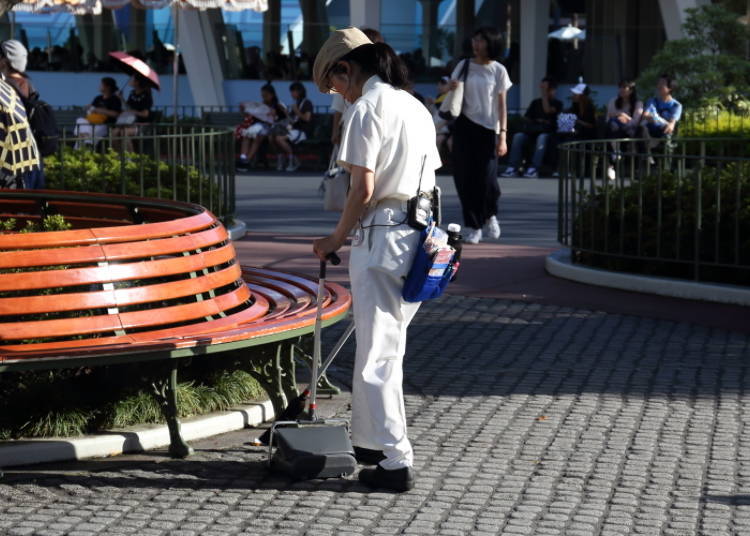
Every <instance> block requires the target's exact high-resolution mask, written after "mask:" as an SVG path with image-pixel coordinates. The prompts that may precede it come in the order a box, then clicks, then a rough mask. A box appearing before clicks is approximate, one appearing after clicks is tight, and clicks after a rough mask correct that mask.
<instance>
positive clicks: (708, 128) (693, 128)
mask: <svg viewBox="0 0 750 536" xmlns="http://www.w3.org/2000/svg"><path fill="white" fill-rule="evenodd" d="M749 133H750V114H748V113H736V112H730V111H728V110H721V109H718V108H708V109H703V110H697V111H694V112H688V113H686V114H685V117H684V118H683V119H682V120H681V121H680V130H679V134H680V137H681V138H745V137H747V135H748V134H749Z"/></svg>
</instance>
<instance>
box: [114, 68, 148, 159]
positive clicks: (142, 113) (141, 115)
mask: <svg viewBox="0 0 750 536" xmlns="http://www.w3.org/2000/svg"><path fill="white" fill-rule="evenodd" d="M130 86H131V87H132V88H133V90H132V91H131V92H130V95H128V100H127V101H125V105H126V106H127V110H125V111H124V112H123V113H121V114H120V117H118V119H117V123H118V125H120V126H118V127H116V128H115V129H114V131H113V134H114V135H115V136H117V137H123V138H126V139H125V140H124V144H123V145H124V148H125V150H126V151H132V150H133V142H132V141H131V140H129V139H127V138H129V137H130V136H135V135H136V134H138V132H139V130H140V126H141V125H143V124H145V123H149V122H151V120H152V114H151V108H152V107H153V106H154V98H153V96H152V95H151V86H150V85H149V82H148V80H147V79H146V78H144V77H143V76H141V75H135V76H133V78H131V79H130Z"/></svg>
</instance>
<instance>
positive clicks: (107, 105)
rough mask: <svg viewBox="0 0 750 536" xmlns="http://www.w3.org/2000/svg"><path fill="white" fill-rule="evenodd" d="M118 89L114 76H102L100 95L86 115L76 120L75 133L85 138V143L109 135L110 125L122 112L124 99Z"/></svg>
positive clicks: (95, 98) (83, 140) (92, 102)
mask: <svg viewBox="0 0 750 536" xmlns="http://www.w3.org/2000/svg"><path fill="white" fill-rule="evenodd" d="M118 91H119V90H118V88H117V82H115V79H114V78H111V77H109V76H105V77H104V78H102V80H101V84H100V85H99V95H97V96H96V97H94V100H93V101H91V106H89V109H88V113H87V114H86V117H79V118H78V119H77V120H76V128H75V135H76V137H78V138H83V139H82V140H81V141H82V142H83V143H94V142H95V141H96V138H104V137H106V136H107V134H108V133H109V127H110V125H113V124H114V123H115V121H117V116H119V115H120V112H122V99H121V98H120V96H119V95H118V94H117V92H118ZM76 145H77V144H76Z"/></svg>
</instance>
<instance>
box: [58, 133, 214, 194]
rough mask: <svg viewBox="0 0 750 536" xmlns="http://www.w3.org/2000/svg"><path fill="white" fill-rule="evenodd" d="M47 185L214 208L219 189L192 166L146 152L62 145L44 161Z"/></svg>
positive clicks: (62, 188)
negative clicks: (62, 146) (175, 201)
mask: <svg viewBox="0 0 750 536" xmlns="http://www.w3.org/2000/svg"><path fill="white" fill-rule="evenodd" d="M44 164H45V175H46V180H47V188H50V189H54V190H73V191H77V192H100V193H110V194H129V195H136V196H146V197H159V198H163V199H172V198H174V199H178V200H181V201H187V200H190V201H192V202H194V203H197V202H201V203H202V204H203V205H206V206H208V207H209V208H211V207H218V206H219V200H220V199H221V191H220V188H219V186H218V185H217V184H216V183H213V184H212V181H211V179H210V178H208V177H206V176H204V175H203V174H201V172H200V171H199V170H198V169H197V168H195V167H194V166H184V165H179V164H171V163H167V162H162V161H158V160H154V159H153V158H151V157H150V156H148V155H145V154H137V153H118V152H116V151H114V150H112V149H109V150H107V151H104V152H97V151H92V150H91V149H87V148H82V149H72V148H70V147H66V148H64V149H63V150H62V152H61V153H59V154H55V155H51V156H49V157H47V158H45V160H44Z"/></svg>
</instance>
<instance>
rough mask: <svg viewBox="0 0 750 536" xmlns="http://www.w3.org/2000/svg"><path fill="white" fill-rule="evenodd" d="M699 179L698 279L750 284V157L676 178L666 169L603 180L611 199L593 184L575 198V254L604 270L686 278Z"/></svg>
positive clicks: (693, 242)
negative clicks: (628, 179) (629, 179)
mask: <svg viewBox="0 0 750 536" xmlns="http://www.w3.org/2000/svg"><path fill="white" fill-rule="evenodd" d="M699 177H700V184H701V190H700V192H701V195H700V203H701V207H700V208H701V209H700V218H701V220H700V221H701V229H700V232H699V236H698V238H699V246H698V250H697V256H698V259H699V264H700V268H699V277H700V280H703V281H714V282H719V283H733V284H740V285H750V163H748V162H743V163H732V164H729V165H727V166H725V167H724V168H723V169H719V168H715V167H706V168H703V169H702V171H700V175H699V171H698V170H697V169H694V170H692V171H688V172H687V173H686V175H685V176H684V177H683V178H682V179H680V178H679V177H678V176H677V175H676V174H675V173H671V172H664V173H663V174H662V175H661V177H659V176H656V175H652V176H648V177H645V178H643V179H642V180H640V181H634V182H633V183H632V184H629V185H626V186H624V187H617V186H608V187H607V190H608V192H609V203H607V194H606V192H605V190H604V189H603V188H599V189H597V191H596V192H595V193H594V194H593V195H588V196H585V197H584V198H583V199H582V200H581V205H580V208H579V211H578V214H577V216H576V219H575V221H574V229H573V241H572V249H573V250H574V251H575V252H576V254H575V255H576V256H575V260H576V261H577V262H581V263H583V264H588V265H591V266H596V267H601V268H605V269H609V270H617V271H625V272H635V273H642V274H650V275H660V276H667V277H679V278H688V279H692V278H693V276H694V272H693V270H694V267H693V264H692V263H693V261H694V259H695V256H696V231H695V228H696V224H697V222H696V216H697V214H698V201H699V197H698V178H699ZM639 200H642V201H639ZM640 203H642V204H640ZM659 203H660V204H661V205H660V206H661V221H660V220H659ZM607 206H609V213H607ZM621 206H622V207H624V210H622V211H621V210H620V207H621ZM580 249H587V250H589V252H585V251H581V250H580ZM625 256H632V257H634V258H626V257H625ZM716 264H726V265H735V266H733V267H718V266H715V265H716Z"/></svg>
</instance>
